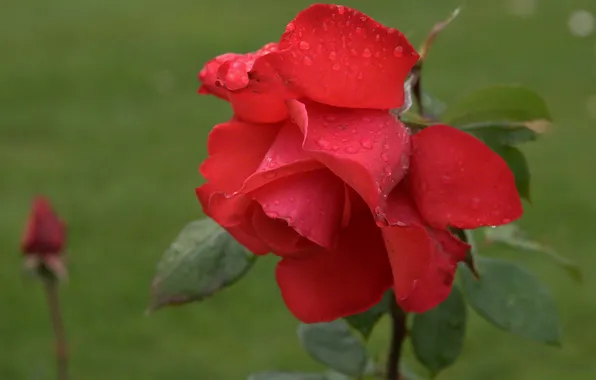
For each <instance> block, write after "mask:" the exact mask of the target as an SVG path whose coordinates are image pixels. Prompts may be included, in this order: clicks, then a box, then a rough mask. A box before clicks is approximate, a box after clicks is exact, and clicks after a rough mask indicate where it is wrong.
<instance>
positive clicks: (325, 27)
mask: <svg viewBox="0 0 596 380" xmlns="http://www.w3.org/2000/svg"><path fill="white" fill-rule="evenodd" d="M323 31H324V32H327V31H329V26H328V25H327V23H326V22H324V23H323Z"/></svg>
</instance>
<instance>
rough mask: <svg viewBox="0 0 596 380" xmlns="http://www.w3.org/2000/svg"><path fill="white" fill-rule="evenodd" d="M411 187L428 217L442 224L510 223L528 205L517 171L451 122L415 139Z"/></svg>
mask: <svg viewBox="0 0 596 380" xmlns="http://www.w3.org/2000/svg"><path fill="white" fill-rule="evenodd" d="M412 145H413V152H412V158H411V164H410V165H411V166H410V182H411V189H412V194H413V197H414V200H415V201H416V205H417V206H418V210H419V211H420V213H421V214H422V216H423V217H424V219H425V220H426V221H427V222H428V223H430V224H431V225H433V226H435V227H437V228H445V227H447V226H448V225H449V226H453V227H458V228H465V229H470V228H477V227H481V226H496V225H501V224H507V223H509V222H511V221H513V220H516V219H518V218H519V217H520V216H521V215H522V213H523V208H522V204H521V200H520V198H519V195H518V192H517V189H516V186H515V179H514V177H513V173H512V172H511V170H510V169H509V167H508V166H507V164H506V163H505V161H504V160H503V159H502V158H501V157H500V156H499V155H498V154H497V153H495V152H493V151H492V150H491V149H490V148H489V147H488V146H486V145H485V144H484V143H483V142H481V141H480V140H478V139H477V138H475V137H473V136H471V135H469V134H467V133H465V132H462V131H460V130H457V129H455V128H452V127H449V126H446V125H436V126H432V127H429V128H426V129H424V130H423V131H421V132H420V133H418V134H416V135H414V136H413V138H412Z"/></svg>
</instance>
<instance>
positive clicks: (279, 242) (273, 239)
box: [252, 209, 314, 257]
mask: <svg viewBox="0 0 596 380" xmlns="http://www.w3.org/2000/svg"><path fill="white" fill-rule="evenodd" d="M252 225H253V228H254V230H255V233H256V234H257V236H259V238H260V239H261V240H262V241H263V242H264V243H265V244H267V245H268V246H269V247H271V252H272V253H274V254H276V255H278V256H282V257H283V256H290V255H292V256H298V255H300V254H301V253H302V252H304V251H308V250H309V249H312V247H313V246H314V245H313V244H312V243H311V242H310V241H308V240H307V239H306V238H305V237H303V236H302V235H300V234H299V233H298V232H296V230H294V229H293V228H291V227H290V226H288V223H287V222H286V221H284V220H281V219H272V218H270V217H268V216H267V215H265V213H264V212H263V210H260V209H257V210H256V211H255V212H254V213H253V214H252ZM307 253H308V252H307Z"/></svg>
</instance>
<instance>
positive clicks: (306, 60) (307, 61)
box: [302, 57, 312, 66]
mask: <svg viewBox="0 0 596 380" xmlns="http://www.w3.org/2000/svg"><path fill="white" fill-rule="evenodd" d="M302 63H304V65H306V66H312V59H311V58H310V57H304V58H302Z"/></svg>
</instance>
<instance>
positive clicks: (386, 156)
mask: <svg viewBox="0 0 596 380" xmlns="http://www.w3.org/2000/svg"><path fill="white" fill-rule="evenodd" d="M381 160H383V161H385V162H388V161H389V155H388V154H387V153H385V152H383V153H381Z"/></svg>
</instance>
